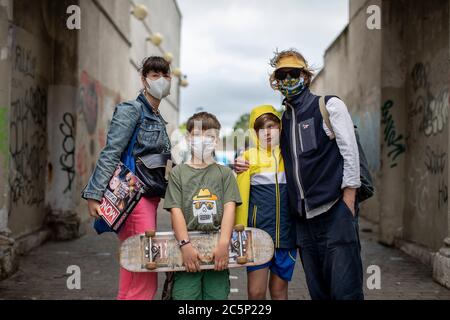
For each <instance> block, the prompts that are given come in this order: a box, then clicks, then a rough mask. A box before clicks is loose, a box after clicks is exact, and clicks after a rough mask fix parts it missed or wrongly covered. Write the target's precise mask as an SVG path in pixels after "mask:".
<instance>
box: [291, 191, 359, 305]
mask: <svg viewBox="0 0 450 320" xmlns="http://www.w3.org/2000/svg"><path fill="white" fill-rule="evenodd" d="M356 207H357V208H358V209H357V211H356V217H353V214H352V212H351V211H350V209H349V208H348V207H347V205H346V204H345V202H344V201H343V200H342V199H340V200H339V201H338V202H337V203H335V205H334V206H333V207H332V208H331V209H330V210H328V211H327V212H325V213H323V214H321V215H319V216H317V217H314V218H312V219H303V218H299V219H298V221H297V245H298V247H299V248H298V249H299V254H300V258H301V261H302V264H303V268H304V270H305V274H306V282H307V284H308V290H309V294H310V296H311V299H313V300H349V299H352V300H363V299H364V293H363V268H362V261H361V244H360V240H359V230H358V229H359V228H358V214H359V206H358V205H356Z"/></svg>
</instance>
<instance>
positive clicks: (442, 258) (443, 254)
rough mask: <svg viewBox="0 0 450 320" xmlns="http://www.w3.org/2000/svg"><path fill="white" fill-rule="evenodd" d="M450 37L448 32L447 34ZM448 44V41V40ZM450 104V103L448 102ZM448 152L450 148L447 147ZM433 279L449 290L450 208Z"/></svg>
mask: <svg viewBox="0 0 450 320" xmlns="http://www.w3.org/2000/svg"><path fill="white" fill-rule="evenodd" d="M448 19H449V29H450V15H449V18H448ZM449 37H450V32H449ZM449 44H450V40H449ZM448 59H449V61H450V48H449V56H448ZM447 72H448V73H449V92H450V70H447ZM449 104H450V101H449ZM448 136H449V139H448V141H449V144H450V127H449V129H448ZM449 150H450V147H449ZM447 163H450V154H447ZM447 181H450V170H448V177H447ZM433 278H434V279H435V280H436V281H437V282H439V283H440V284H442V285H443V286H445V287H447V288H450V206H448V210H447V237H446V238H445V239H444V244H443V246H442V248H440V249H439V251H438V252H437V253H436V255H435V256H434V261H433Z"/></svg>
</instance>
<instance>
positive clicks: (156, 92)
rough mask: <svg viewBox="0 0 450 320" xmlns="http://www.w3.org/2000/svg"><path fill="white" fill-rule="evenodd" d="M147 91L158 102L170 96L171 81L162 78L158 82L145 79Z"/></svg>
mask: <svg viewBox="0 0 450 320" xmlns="http://www.w3.org/2000/svg"><path fill="white" fill-rule="evenodd" d="M145 82H146V83H147V90H148V93H150V95H151V96H152V97H154V98H156V99H158V100H161V99H163V98H165V97H167V96H168V95H169V94H170V86H171V82H170V80H167V79H166V78H164V77H160V78H159V79H158V80H150V79H148V78H147V79H145Z"/></svg>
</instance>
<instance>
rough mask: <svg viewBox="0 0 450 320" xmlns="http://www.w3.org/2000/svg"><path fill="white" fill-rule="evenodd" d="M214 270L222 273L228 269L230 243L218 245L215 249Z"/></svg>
mask: <svg viewBox="0 0 450 320" xmlns="http://www.w3.org/2000/svg"><path fill="white" fill-rule="evenodd" d="M213 254H214V270H216V271H222V270H225V269H227V267H228V242H219V243H217V246H216V248H215V249H214V253H213Z"/></svg>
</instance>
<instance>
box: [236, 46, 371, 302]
mask: <svg viewBox="0 0 450 320" xmlns="http://www.w3.org/2000/svg"><path fill="white" fill-rule="evenodd" d="M270 64H271V66H272V67H274V68H275V70H274V72H273V73H272V75H271V77H270V85H271V86H272V88H273V89H274V90H277V91H280V92H281V93H282V94H283V96H284V100H283V105H284V106H285V111H284V113H283V117H282V131H281V143H280V146H281V153H282V155H283V158H284V161H285V171H286V179H287V185H288V191H289V203H290V209H291V212H292V214H293V215H295V216H296V221H297V224H296V225H297V228H296V229H297V246H298V250H299V255H300V258H301V261H302V264H303V268H304V271H305V274H306V282H307V284H308V290H309V293H310V296H311V298H312V299H313V300H325V299H336V300H343V299H364V294H363V269H362V261H361V245H360V240H359V230H358V229H359V227H358V216H359V204H358V203H357V198H356V192H357V189H358V188H359V187H360V186H361V181H360V164H359V152H358V145H357V142H356V136H355V132H354V126H353V122H352V119H351V116H350V114H349V112H348V109H347V106H346V105H345V103H344V102H343V101H342V100H341V99H339V98H338V97H336V96H325V108H326V110H327V111H328V114H329V122H328V123H329V125H327V123H326V122H327V121H325V120H324V118H323V117H322V113H321V111H320V107H319V98H320V97H319V96H317V95H315V94H313V93H312V92H311V91H310V89H309V85H310V83H311V78H312V76H313V73H312V71H311V70H310V69H309V68H308V64H307V62H306V60H305V59H304V57H303V56H302V55H301V54H300V53H299V52H297V51H296V50H293V49H290V50H285V51H281V52H276V53H275V56H274V57H273V58H272V59H271V61H270ZM328 126H331V128H329V127H328ZM246 168H247V163H245V162H244V161H243V160H242V159H237V160H236V162H235V170H236V171H237V172H240V171H242V170H245V169H246Z"/></svg>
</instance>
